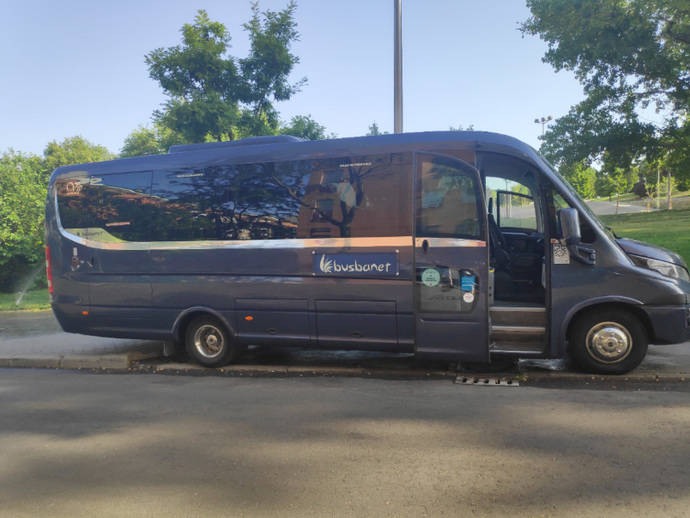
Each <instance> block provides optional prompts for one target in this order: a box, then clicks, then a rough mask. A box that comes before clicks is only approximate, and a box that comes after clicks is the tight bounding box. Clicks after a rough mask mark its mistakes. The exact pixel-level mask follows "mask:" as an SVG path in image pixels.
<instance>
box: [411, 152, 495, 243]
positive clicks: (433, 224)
mask: <svg viewBox="0 0 690 518" xmlns="http://www.w3.org/2000/svg"><path fill="white" fill-rule="evenodd" d="M418 182H419V188H418V194H417V207H418V210H417V235H418V236H420V237H459V238H474V239H479V238H480V237H481V232H480V228H481V227H480V218H479V216H480V212H479V207H478V205H477V200H479V199H481V198H480V195H479V192H480V191H479V187H478V185H477V182H476V179H475V176H474V175H473V174H472V173H470V172H466V171H464V170H463V169H462V168H461V166H460V165H459V164H457V163H456V162H454V161H452V160H449V159H447V158H443V157H425V156H423V155H422V156H421V160H420V165H419V180H418Z"/></svg>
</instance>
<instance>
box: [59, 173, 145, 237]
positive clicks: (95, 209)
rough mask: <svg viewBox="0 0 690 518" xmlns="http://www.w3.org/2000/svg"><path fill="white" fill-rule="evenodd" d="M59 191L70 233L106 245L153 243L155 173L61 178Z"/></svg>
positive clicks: (64, 222) (61, 211) (66, 228)
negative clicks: (128, 242)
mask: <svg viewBox="0 0 690 518" xmlns="http://www.w3.org/2000/svg"><path fill="white" fill-rule="evenodd" d="M57 191H58V207H59V210H60V221H61V223H62V226H63V228H64V229H65V230H67V231H68V232H71V233H72V234H75V235H78V236H80V237H84V238H89V239H94V240H97V241H102V242H118V241H148V240H149V235H150V228H151V226H150V223H151V216H152V215H153V214H154V213H155V209H154V207H153V205H152V203H151V201H152V200H151V196H150V191H151V173H123V174H109V175H101V176H91V177H85V176H84V177H78V178H61V179H59V180H58V181H57Z"/></svg>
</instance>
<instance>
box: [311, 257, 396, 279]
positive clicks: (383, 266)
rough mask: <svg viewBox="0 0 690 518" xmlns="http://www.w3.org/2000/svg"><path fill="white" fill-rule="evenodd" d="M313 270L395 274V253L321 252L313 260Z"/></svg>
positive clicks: (326, 272) (328, 272)
mask: <svg viewBox="0 0 690 518" xmlns="http://www.w3.org/2000/svg"><path fill="white" fill-rule="evenodd" d="M314 263H315V264H314V270H315V271H316V273H319V274H331V275H337V274H366V275H377V274H378V275H380V274H397V271H398V268H397V257H396V255H395V254H333V255H329V254H321V257H320V259H319V260H318V262H317V261H316V260H315V261H314Z"/></svg>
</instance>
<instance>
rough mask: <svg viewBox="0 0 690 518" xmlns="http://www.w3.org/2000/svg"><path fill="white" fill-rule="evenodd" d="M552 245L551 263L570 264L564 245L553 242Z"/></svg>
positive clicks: (566, 248)
mask: <svg viewBox="0 0 690 518" xmlns="http://www.w3.org/2000/svg"><path fill="white" fill-rule="evenodd" d="M552 246H553V264H570V252H568V247H567V246H566V245H561V244H554V245H552Z"/></svg>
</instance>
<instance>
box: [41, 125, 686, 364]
mask: <svg viewBox="0 0 690 518" xmlns="http://www.w3.org/2000/svg"><path fill="white" fill-rule="evenodd" d="M46 231H47V237H46V244H47V247H46V255H47V268H48V275H49V280H50V290H51V293H52V307H53V311H54V312H55V315H56V317H57V319H58V320H59V322H60V324H61V325H62V328H63V329H64V330H65V331H68V332H73V333H83V334H90V335H99V336H112V337H123V338H146V339H161V340H171V341H176V342H178V343H181V344H182V343H183V344H184V345H185V347H186V349H187V351H188V353H189V354H190V355H191V356H192V357H193V358H194V359H195V360H196V361H197V362H199V363H201V364H203V365H206V366H219V365H223V364H225V363H227V362H230V361H232V360H234V359H236V358H237V356H238V354H239V353H240V352H241V351H242V349H243V348H244V347H246V346H247V345H261V344H271V345H276V346H286V347H305V348H320V349H363V350H376V351H394V352H409V353H415V354H417V355H425V356H431V357H438V358H447V359H452V360H459V361H472V362H489V361H491V359H492V358H495V357H500V356H508V357H520V358H562V357H565V356H566V355H568V356H569V357H571V358H572V359H573V360H574V361H575V363H576V364H577V365H578V366H579V367H580V368H582V369H585V370H588V371H592V372H599V373H624V372H627V371H629V370H631V369H633V368H635V367H636V366H637V365H638V364H639V363H640V362H641V361H642V359H643V358H644V356H645V353H646V351H647V344H648V343H654V344H669V343H678V342H682V341H685V340H688V339H689V338H690V330H689V326H690V295H689V294H690V281H689V278H688V270H687V266H686V265H685V264H684V262H683V260H682V259H681V258H680V257H679V256H678V255H676V254H674V253H672V252H669V251H667V250H664V249H661V248H658V247H655V246H651V245H648V244H645V243H641V242H637V241H632V240H628V239H620V238H617V237H616V236H614V235H613V234H612V232H611V231H609V230H608V229H607V228H606V227H604V226H602V224H601V223H600V222H599V221H598V219H597V218H596V217H595V216H594V215H593V214H592V213H591V212H590V210H589V209H588V207H587V205H586V204H585V203H584V202H583V201H582V200H581V199H580V198H579V197H578V195H577V194H576V193H575V192H574V191H573V190H572V188H571V187H570V186H569V185H568V183H567V182H566V181H565V180H564V179H563V178H562V177H561V176H559V174H558V173H557V172H556V171H554V170H553V169H552V168H551V167H550V166H549V164H548V163H547V162H546V161H545V160H544V159H543V158H541V157H540V156H539V154H538V153H537V152H536V151H534V150H533V149H532V148H530V147H529V146H527V145H525V144H524V143H522V142H520V141H518V140H516V139H514V138H511V137H507V136H504V135H499V134H495V133H485V132H428V133H407V134H398V135H382V136H375V137H361V138H346V139H333V140H324V141H301V140H300V139H297V138H294V137H257V138H250V139H245V140H240V141H234V142H222V143H210V144H196V145H186V146H175V147H173V148H171V149H170V152H169V153H168V154H166V155H159V156H145V157H140V158H129V159H121V160H113V161H109V162H102V163H93V164H82V165H74V166H69V167H61V168H59V169H57V170H56V171H55V172H54V173H53V175H52V177H51V180H50V187H49V191H48V200H47V217H46Z"/></svg>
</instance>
